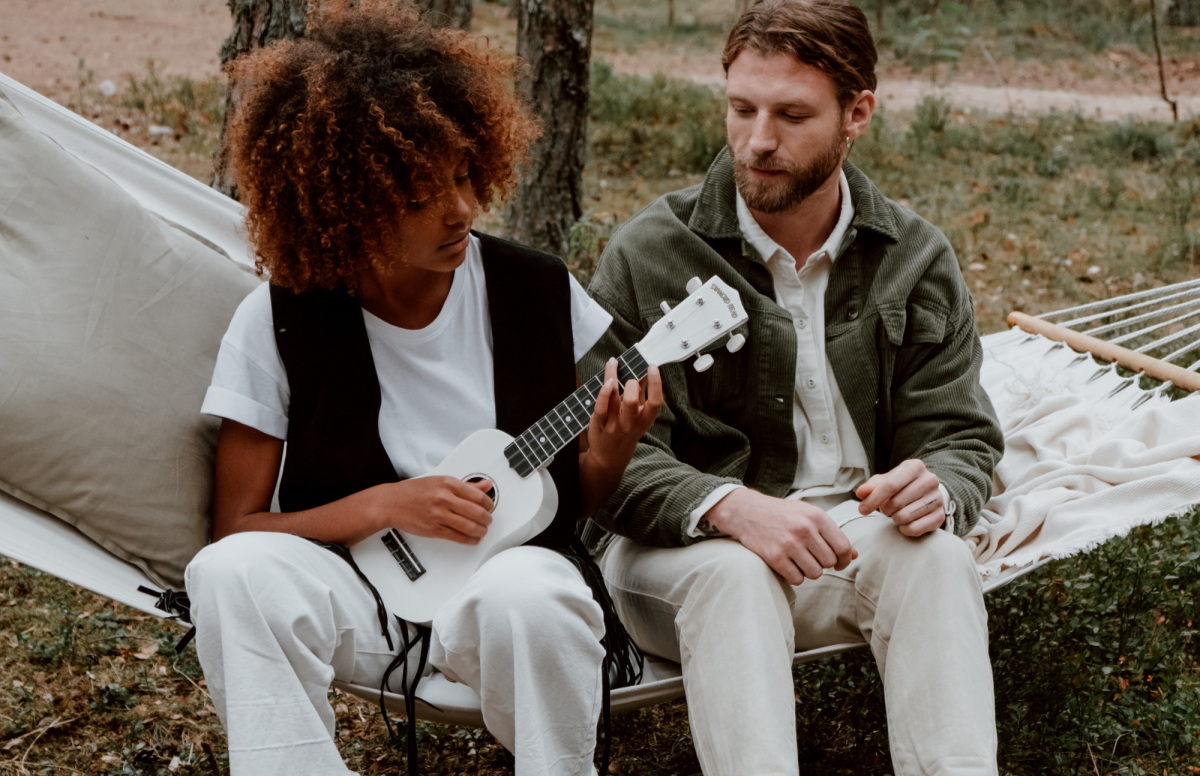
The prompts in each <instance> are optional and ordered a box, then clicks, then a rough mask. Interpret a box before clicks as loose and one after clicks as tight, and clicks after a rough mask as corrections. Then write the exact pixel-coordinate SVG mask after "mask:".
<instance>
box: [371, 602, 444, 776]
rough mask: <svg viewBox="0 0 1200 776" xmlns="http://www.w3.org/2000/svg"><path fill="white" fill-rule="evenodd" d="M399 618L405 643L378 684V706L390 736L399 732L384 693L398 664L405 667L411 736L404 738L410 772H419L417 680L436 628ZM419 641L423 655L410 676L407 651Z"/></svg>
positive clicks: (404, 689) (402, 686)
mask: <svg viewBox="0 0 1200 776" xmlns="http://www.w3.org/2000/svg"><path fill="white" fill-rule="evenodd" d="M396 622H397V624H399V626H400V633H402V634H403V639H404V646H403V647H401V648H400V654H399V655H396V657H395V659H393V660H392V662H391V663H390V664H388V667H387V670H386V671H384V672H383V681H382V682H380V684H379V710H380V711H381V712H382V713H383V724H384V725H386V726H387V731H388V737H390V738H394V737H395V735H396V733H395V732H394V731H393V730H392V721H391V719H390V718H389V717H388V713H387V706H386V705H385V704H384V693H386V692H387V691H388V690H389V689H390V687H389V684H388V680H389V679H391V676H392V672H393V671H395V670H396V669H397V668H402V671H403V674H404V675H403V678H402V679H401V680H400V691H401V692H402V693H404V714H405V716H406V717H407V720H406V724H407V727H408V736H407V738H408V740H407V741H406V742H405V743H406V744H407V749H408V773H409V776H417V774H418V773H419V772H420V767H419V766H420V762H419V760H418V752H417V684H418V683H420V681H421V678H422V676H424V674H425V663H426V661H428V659H429V644H430V641H431V640H432V637H433V630H432V629H431V628H429V627H428V626H425V625H413V624H412V623H410V622H408V621H407V620H403V619H401V618H399V617H397V618H396ZM410 629H411V630H412V632H413V635H412V638H411V639H410V638H409V635H408V632H409V630H410ZM417 644H420V645H421V652H420V656H419V657H418V658H417V672H416V673H415V674H413V675H412V676H411V677H410V676H409V673H408V653H409V652H410V651H411V650H412V648H413V647H415V646H416V645H417Z"/></svg>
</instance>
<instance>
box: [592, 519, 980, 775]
mask: <svg viewBox="0 0 1200 776" xmlns="http://www.w3.org/2000/svg"><path fill="white" fill-rule="evenodd" d="M842 530H843V531H845V533H846V536H847V537H848V538H849V539H850V542H851V544H853V545H854V547H855V549H857V550H858V553H859V555H858V559H857V560H855V561H853V562H851V564H850V565H849V566H848V567H847V568H846V569H845V570H843V571H832V570H827V571H826V572H825V574H824V575H823V576H822V577H821V578H820V579H817V580H806V581H805V582H804V583H803V584H802V585H800V586H799V587H792V586H791V585H789V584H787V582H785V581H784V580H783V579H782V578H781V577H779V576H778V575H777V574H775V572H773V571H772V570H771V569H770V568H769V567H768V566H767V564H766V563H764V562H763V561H762V559H760V558H759V557H758V556H757V555H755V554H754V553H753V552H751V551H750V550H747V549H746V548H745V547H743V546H742V545H741V544H739V543H737V542H736V541H733V540H732V539H712V540H708V541H703V542H698V543H696V544H693V545H690V546H688V547H680V548H670V549H662V548H653V547H644V546H640V545H638V544H636V543H634V542H632V541H629V540H628V539H617V540H616V541H614V542H613V543H612V544H611V545H610V546H609V547H608V549H607V550H606V551H605V553H604V555H603V556H602V557H601V558H600V567H601V569H602V570H603V571H604V576H605V579H606V581H607V583H608V588H609V592H610V594H611V595H612V598H613V601H614V603H615V604H616V608H617V613H618V615H619V616H620V618H621V621H622V622H623V623H624V624H625V627H626V629H627V630H628V631H629V634H630V636H631V637H632V638H633V640H634V641H635V642H636V643H637V644H638V645H639V646H640V647H642V649H644V650H645V651H647V652H649V653H652V654H655V655H659V656H660V657H665V658H668V659H670V660H675V661H677V662H679V663H681V664H682V665H683V682H684V688H685V690H686V692H687V701H688V715H689V721H690V723H691V727H692V740H693V741H694V742H695V745H696V754H697V756H698V758H699V760H700V767H701V769H702V770H703V771H704V773H705V774H706V776H755V775H763V776H765V775H766V774H789V775H790V774H797V773H798V772H799V766H798V763H797V751H796V706H795V694H794V693H795V690H794V685H793V682H792V670H791V669H792V654H793V650H797V649H798V650H809V649H816V648H818V647H823V646H829V645H833V644H839V643H851V642H862V643H866V644H868V645H870V648H871V651H872V653H873V654H874V656H875V660H876V663H877V664H878V666H879V671H880V674H881V676H882V677H883V685H884V694H885V696H886V702H887V719H888V736H889V740H890V743H891V750H892V760H893V765H894V766H895V773H896V776H918V775H920V776H996V774H997V765H996V723H995V708H994V700H993V691H992V672H991V663H990V662H989V658H988V631H987V611H986V610H985V608H984V604H983V593H982V590H981V587H980V581H979V575H978V573H977V572H976V569H975V563H974V561H973V560H972V558H971V554H970V552H969V551H968V549H967V546H966V544H965V543H964V542H963V541H962V540H961V539H958V538H956V537H954V536H952V535H950V534H948V533H946V532H945V531H934V532H933V533H931V534H928V535H926V536H923V537H921V538H919V539H910V538H908V537H905V536H904V535H903V534H901V533H900V532H899V531H898V530H897V529H896V527H895V526H894V525H893V524H892V521H891V520H890V519H889V518H887V517H885V516H883V515H881V514H878V513H876V514H873V515H868V516H866V517H856V518H854V519H852V520H850V521H849V522H848V523H846V524H845V525H844V526H843V528H842Z"/></svg>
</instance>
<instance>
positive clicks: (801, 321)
mask: <svg viewBox="0 0 1200 776" xmlns="http://www.w3.org/2000/svg"><path fill="white" fill-rule="evenodd" d="M796 325H797V326H798V327H800V328H801V329H803V328H804V327H805V326H807V325H808V321H807V320H805V319H804V318H801V319H800V320H798V321H796Z"/></svg>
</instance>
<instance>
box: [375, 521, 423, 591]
mask: <svg viewBox="0 0 1200 776" xmlns="http://www.w3.org/2000/svg"><path fill="white" fill-rule="evenodd" d="M383 544H384V546H385V547H387V548H388V552H390V553H391V554H392V557H393V558H395V559H396V562H397V563H399V564H400V568H401V569H403V570H404V573H405V574H406V575H407V576H408V578H409V579H410V580H412V581H413V582H416V581H417V580H418V579H420V578H421V576H422V575H423V574H424V573H425V567H424V566H423V565H421V561H419V560H417V556H416V555H415V554H414V553H413V551H412V548H411V547H409V546H408V542H406V541H404V537H403V536H401V535H400V534H398V533H397V532H396V529H395V528H393V529H392V530H390V531H388V532H387V533H385V534H384V535H383Z"/></svg>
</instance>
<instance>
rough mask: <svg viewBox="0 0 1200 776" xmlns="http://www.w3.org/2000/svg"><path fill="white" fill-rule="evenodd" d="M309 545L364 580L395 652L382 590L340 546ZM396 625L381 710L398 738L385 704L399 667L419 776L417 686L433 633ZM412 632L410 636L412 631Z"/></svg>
mask: <svg viewBox="0 0 1200 776" xmlns="http://www.w3.org/2000/svg"><path fill="white" fill-rule="evenodd" d="M309 541H310V542H312V543H314V544H317V545H320V546H321V547H324V548H325V549H327V550H329V551H330V552H332V553H333V554H335V555H337V556H338V557H339V558H341V559H342V560H344V561H346V562H347V563H349V564H350V568H352V569H354V573H355V574H357V575H358V578H359V579H360V580H362V583H363V584H364V585H366V586H367V589H368V590H370V591H371V595H372V596H373V597H374V598H375V611H376V613H377V614H378V615H379V624H380V627H382V629H383V637H384V638H385V639H387V645H388V650H393V649H395V648H396V647H395V645H394V644H393V642H392V634H391V632H390V631H389V630H388V611H387V607H386V606H384V603H383V597H382V596H380V595H379V591H378V590H376V589H375V585H373V584H372V583H371V580H370V579H368V578H367V575H366V574H364V573H363V571H362V569H360V568H359V567H358V564H357V563H355V562H354V556H353V555H351V554H350V550H348V549H347V548H346V547H344V546H343V545H341V544H328V543H326V542H322V541H319V540H317V539H309ZM396 623H397V624H398V625H399V627H400V639H401V640H402V641H403V645H402V646H401V647H400V652H399V654H397V655H396V657H395V658H393V659H392V662H391V663H389V664H388V667H387V670H385V671H384V672H383V681H381V682H380V683H379V711H380V713H382V714H383V724H384V725H385V726H386V727H387V731H388V737H389V738H395V736H396V732H395V731H394V730H392V720H391V717H389V716H388V712H387V704H386V703H385V698H384V696H385V694H386V693H387V692H388V690H389V686H388V681H389V680H390V679H391V678H392V674H393V673H394V672H395V671H396V669H397V668H402V669H403V672H404V678H403V679H401V680H400V691H401V692H402V693H403V694H404V714H405V716H406V717H407V721H406V726H407V728H408V741H407V742H406V744H407V748H408V772H409V775H410V776H418V773H419V772H420V760H419V758H418V752H417V684H419V683H420V681H421V677H422V676H423V675H424V673H425V666H426V664H427V663H428V662H429V645H430V641H431V639H432V637H433V630H432V629H431V628H429V627H428V626H426V625H414V624H412V623H410V622H408V621H407V620H403V619H401V618H399V617H397V618H396ZM410 631H411V632H412V635H411V637H410V635H409V632H410ZM417 644H420V645H421V652H420V654H419V656H418V658H417V672H416V673H415V674H414V675H413V676H412V677H410V676H409V673H408V653H409V652H410V651H412V648H413V647H415V646H417Z"/></svg>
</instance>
